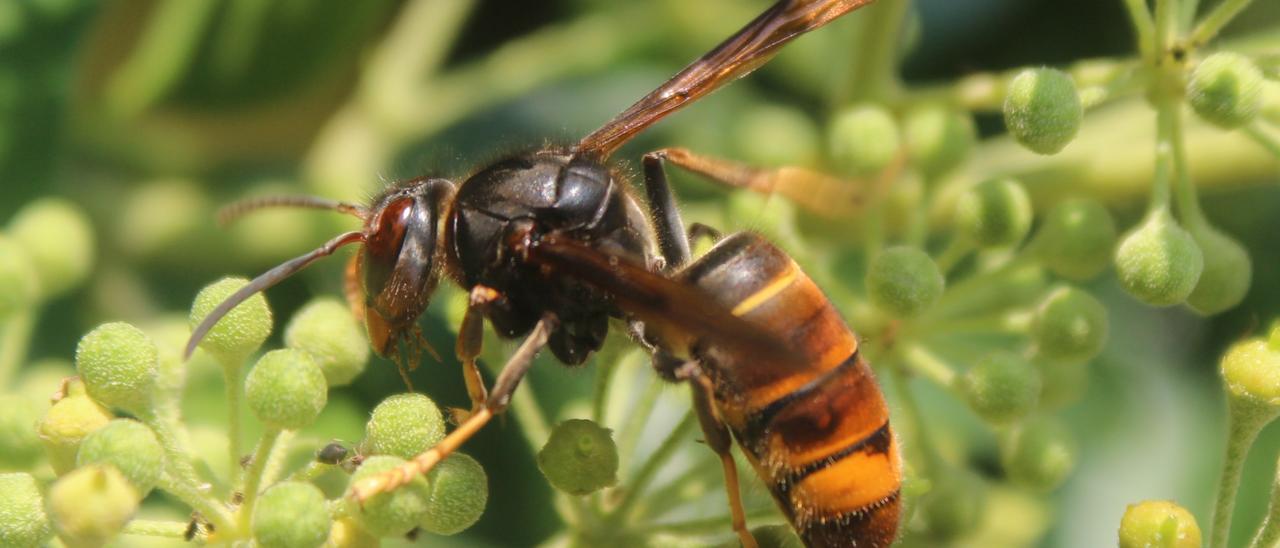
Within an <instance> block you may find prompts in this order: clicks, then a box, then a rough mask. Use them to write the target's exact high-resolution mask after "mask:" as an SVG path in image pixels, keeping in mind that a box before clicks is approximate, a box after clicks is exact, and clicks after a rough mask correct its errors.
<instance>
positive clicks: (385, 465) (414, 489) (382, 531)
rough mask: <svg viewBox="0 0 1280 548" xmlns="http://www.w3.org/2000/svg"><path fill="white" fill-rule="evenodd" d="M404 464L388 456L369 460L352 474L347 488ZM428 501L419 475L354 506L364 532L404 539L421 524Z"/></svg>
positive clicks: (400, 460)
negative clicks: (402, 537)
mask: <svg viewBox="0 0 1280 548" xmlns="http://www.w3.org/2000/svg"><path fill="white" fill-rule="evenodd" d="M404 462H405V461H404V459H402V458H400V457H393V456H390V455H379V456H372V457H369V458H367V459H365V460H364V462H363V463H362V464H361V465H360V468H358V469H356V473H355V474H352V476H351V483H350V484H349V485H356V484H358V483H359V482H360V481H362V480H365V479H368V478H372V477H374V476H376V475H378V474H380V473H382V472H388V471H390V470H392V469H394V468H396V467H397V466H400V465H402V464H404ZM430 498H431V494H430V490H429V488H428V485H427V480H426V478H424V477H422V476H418V477H415V478H413V479H412V480H410V481H409V483H408V484H406V485H404V486H401V487H400V488H398V489H396V490H395V491H392V492H390V493H379V494H377V495H374V496H373V497H371V498H369V499H368V500H365V501H364V502H363V503H362V504H359V505H356V518H357V519H358V520H359V521H360V524H361V526H363V527H364V529H365V530H366V531H368V532H370V533H372V534H373V535H375V536H379V537H398V536H403V535H404V534H405V533H408V532H409V531H411V530H413V529H414V528H415V527H417V526H418V524H419V523H420V522H422V519H423V517H424V516H426V514H427V511H428V501H429V500H430Z"/></svg>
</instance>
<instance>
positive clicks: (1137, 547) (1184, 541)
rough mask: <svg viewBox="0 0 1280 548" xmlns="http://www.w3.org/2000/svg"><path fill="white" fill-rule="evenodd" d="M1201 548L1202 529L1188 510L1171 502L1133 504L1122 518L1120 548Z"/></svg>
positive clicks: (1148, 501) (1147, 501) (1154, 501)
mask: <svg viewBox="0 0 1280 548" xmlns="http://www.w3.org/2000/svg"><path fill="white" fill-rule="evenodd" d="M1149 546H1161V547H1167V548H1200V546H1201V544H1200V526H1199V525H1196V518H1195V516H1193V515H1191V512H1188V511H1187V509H1186V508H1183V507H1181V506H1178V504H1177V503H1175V502H1172V501H1167V500H1146V501H1142V502H1139V503H1137V504H1130V505H1129V507H1128V508H1125V510H1124V517H1123V518H1120V548H1147V547H1149Z"/></svg>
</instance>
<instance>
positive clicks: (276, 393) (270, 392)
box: [245, 348, 329, 430]
mask: <svg viewBox="0 0 1280 548" xmlns="http://www.w3.org/2000/svg"><path fill="white" fill-rule="evenodd" d="M328 393H329V385H328V384H327V383H326V382H325V379H324V373H323V372H321V371H320V366H318V365H316V362H315V361H314V360H312V359H311V355H310V354H307V353H306V352H303V351H301V350H293V349H288V348H286V349H282V350H272V351H271V352H267V353H266V354H263V356H262V357H261V358H259V359H258V362H257V363H256V364H254V366H253V369H251V370H250V371H249V377H248V378H247V379H245V396H246V399H247V400H248V402H249V409H251V410H253V414H254V416H256V417H258V420H260V421H262V422H263V423H266V424H267V425H270V426H273V427H276V428H281V429H284V430H298V429H300V428H303V427H305V426H307V425H309V424H311V423H312V422H315V420H316V417H317V416H319V415H320V411H321V410H323V409H324V406H325V403H327V401H328Z"/></svg>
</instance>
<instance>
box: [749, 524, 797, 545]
mask: <svg viewBox="0 0 1280 548" xmlns="http://www.w3.org/2000/svg"><path fill="white" fill-rule="evenodd" d="M751 536H753V537H755V538H756V543H757V544H759V545H760V548H804V542H801V541H800V537H799V536H796V532H795V531H793V530H792V529H791V526H789V525H761V526H760V527H754V528H752V529H751ZM733 545H734V546H738V544H737V543H736V542H735V543H734V544H733Z"/></svg>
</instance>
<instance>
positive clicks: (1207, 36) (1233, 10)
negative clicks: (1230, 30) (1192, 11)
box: [1191, 0, 1253, 47]
mask: <svg viewBox="0 0 1280 548" xmlns="http://www.w3.org/2000/svg"><path fill="white" fill-rule="evenodd" d="M1252 3H1253V0H1223V2H1222V3H1221V4H1218V5H1217V7H1215V8H1213V11H1210V12H1209V14H1208V15H1206V16H1204V19H1201V20H1200V23H1199V24H1197V25H1196V28H1195V30H1192V31H1191V46H1192V47H1200V46H1202V45H1204V44H1207V43H1209V40H1212V39H1213V37H1214V36H1217V35H1218V32H1220V31H1221V30H1222V28H1223V27H1225V26H1227V23H1230V22H1231V20H1232V19H1235V17H1236V16H1237V15H1239V14H1240V12H1241V11H1244V9H1245V8H1247V7H1249V4H1252Z"/></svg>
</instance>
